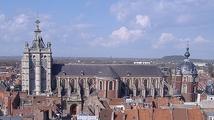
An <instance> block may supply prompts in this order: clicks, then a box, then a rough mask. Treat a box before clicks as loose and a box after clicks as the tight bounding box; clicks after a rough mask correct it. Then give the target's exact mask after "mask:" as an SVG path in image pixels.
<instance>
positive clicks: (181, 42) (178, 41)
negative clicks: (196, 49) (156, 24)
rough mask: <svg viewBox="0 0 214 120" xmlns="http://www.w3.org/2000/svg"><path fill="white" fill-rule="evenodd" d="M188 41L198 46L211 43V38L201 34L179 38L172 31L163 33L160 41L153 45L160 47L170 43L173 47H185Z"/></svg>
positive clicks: (156, 47)
mask: <svg viewBox="0 0 214 120" xmlns="http://www.w3.org/2000/svg"><path fill="white" fill-rule="evenodd" d="M187 42H189V44H190V45H192V46H197V45H202V44H203V45H204V44H207V43H209V40H207V39H205V38H204V37H203V36H201V35H198V36H196V37H193V38H179V37H175V36H174V35H173V34H172V33H162V34H161V35H160V37H159V39H158V41H156V43H155V44H153V46H152V47H153V48H155V49H159V48H163V47H166V46H168V45H170V46H171V47H173V48H185V47H186V46H187Z"/></svg>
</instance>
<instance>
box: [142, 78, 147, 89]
mask: <svg viewBox="0 0 214 120" xmlns="http://www.w3.org/2000/svg"><path fill="white" fill-rule="evenodd" d="M143 84H144V86H145V88H147V79H145V80H144V83H143Z"/></svg>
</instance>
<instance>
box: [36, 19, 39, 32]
mask: <svg viewBox="0 0 214 120" xmlns="http://www.w3.org/2000/svg"><path fill="white" fill-rule="evenodd" d="M35 23H36V28H37V31H38V30H39V23H40V21H39V19H37V20H36V21H35ZM39 31H40V30H39Z"/></svg>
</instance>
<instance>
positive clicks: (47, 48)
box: [21, 19, 52, 95]
mask: <svg viewBox="0 0 214 120" xmlns="http://www.w3.org/2000/svg"><path fill="white" fill-rule="evenodd" d="M35 23H36V29H35V31H34V33H35V37H34V40H33V42H32V45H31V46H29V44H28V43H26V44H25V48H24V55H23V57H22V61H21V71H22V91H26V92H28V95H47V94H50V92H51V65H52V52H51V43H50V42H48V43H47V45H45V43H44V42H43V39H42V36H41V30H40V27H39V23H40V21H39V20H38V19H37V20H36V22H35Z"/></svg>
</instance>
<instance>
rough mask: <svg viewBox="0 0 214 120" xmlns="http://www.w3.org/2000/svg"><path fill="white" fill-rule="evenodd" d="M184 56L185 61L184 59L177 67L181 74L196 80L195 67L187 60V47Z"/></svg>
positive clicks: (188, 53)
mask: <svg viewBox="0 0 214 120" xmlns="http://www.w3.org/2000/svg"><path fill="white" fill-rule="evenodd" d="M184 56H185V57H186V59H184V62H182V63H181V64H180V66H179V68H180V70H181V74H183V75H194V77H195V78H196V77H197V70H196V66H195V65H194V64H193V63H192V62H191V61H190V60H189V57H190V52H189V47H187V48H186V52H185V54H184Z"/></svg>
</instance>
